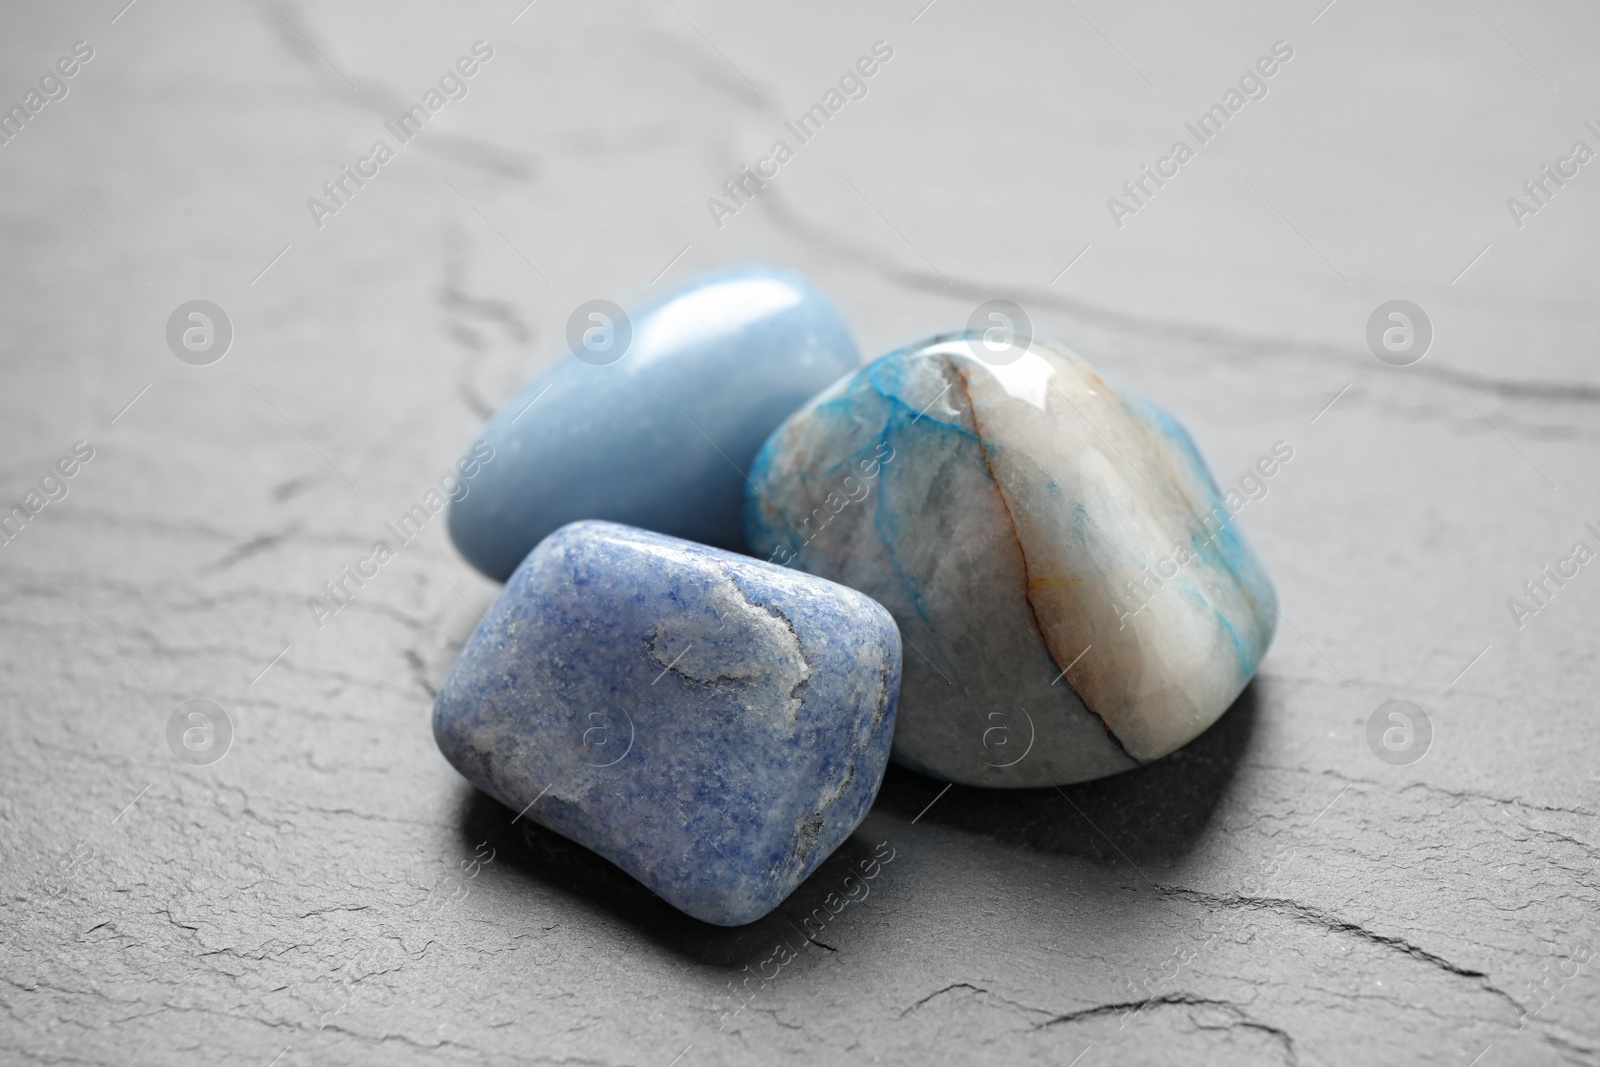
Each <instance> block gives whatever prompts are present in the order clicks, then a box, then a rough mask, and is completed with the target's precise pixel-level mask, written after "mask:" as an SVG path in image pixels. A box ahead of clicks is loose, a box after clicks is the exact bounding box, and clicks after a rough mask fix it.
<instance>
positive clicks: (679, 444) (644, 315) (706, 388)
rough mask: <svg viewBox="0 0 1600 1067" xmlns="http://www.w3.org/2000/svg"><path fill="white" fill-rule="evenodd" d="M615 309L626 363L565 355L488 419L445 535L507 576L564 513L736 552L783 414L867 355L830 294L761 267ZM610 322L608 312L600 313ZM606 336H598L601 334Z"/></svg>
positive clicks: (492, 572)
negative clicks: (755, 476)
mask: <svg viewBox="0 0 1600 1067" xmlns="http://www.w3.org/2000/svg"><path fill="white" fill-rule="evenodd" d="M628 318H629V322H628V323H627V324H626V326H624V325H623V324H621V323H615V324H613V328H614V331H615V332H614V333H613V334H611V335H610V337H611V338H612V339H613V342H614V343H617V344H618V347H619V348H620V347H621V345H620V342H618V341H616V340H615V339H616V338H620V337H622V336H624V335H625V334H626V333H630V332H631V342H630V343H629V344H628V345H627V348H626V351H625V352H624V354H623V355H622V356H621V358H620V359H617V360H616V361H615V362H611V363H604V364H603V365H597V363H599V362H600V361H603V360H604V359H609V358H611V355H612V353H607V354H606V355H604V356H600V357H597V356H595V355H594V354H592V353H589V352H585V353H584V355H585V356H586V357H588V360H589V361H586V360H584V359H579V358H578V356H577V355H574V354H569V355H567V356H566V357H565V358H564V359H562V360H561V361H560V362H558V363H557V364H555V366H553V367H552V368H551V369H550V370H549V371H548V372H546V373H545V374H543V375H541V376H540V377H538V378H537V379H535V380H534V381H533V382H531V383H530V384H529V385H528V387H527V388H526V389H525V390H524V391H523V392H522V393H521V395H519V396H518V397H517V398H516V399H514V400H512V401H511V403H509V404H507V405H506V406H505V408H504V409H502V410H501V411H500V412H499V413H498V414H497V415H495V417H494V418H493V419H492V420H491V421H490V423H489V425H488V427H487V428H486V429H485V430H484V432H483V434H482V435H481V437H482V440H483V441H484V442H485V443H487V444H488V445H489V446H491V447H492V448H493V449H494V453H493V454H494V460H493V462H492V463H487V464H484V465H483V467H482V470H481V472H480V473H479V474H478V475H477V477H475V478H474V479H473V481H472V484H471V489H470V492H468V493H467V494H466V495H465V496H464V497H463V498H461V499H460V500H457V501H454V502H453V503H452V504H451V507H450V520H449V521H450V536H451V538H452V539H453V540H454V541H455V544H456V548H457V549H459V550H460V552H461V554H462V555H463V556H465V557H466V558H467V560H468V561H469V562H470V563H472V565H473V566H475V567H477V568H478V569H479V570H480V571H482V572H483V573H485V574H487V575H489V576H490V577H492V578H496V579H499V580H501V581H504V580H505V578H506V576H507V575H509V574H510V573H511V572H512V571H513V570H515V569H516V566H517V564H518V563H521V562H522V557H523V556H525V555H527V554H528V551H529V550H530V549H532V548H533V546H534V545H536V544H538V543H539V541H540V540H541V539H542V538H544V537H545V536H546V535H547V534H549V533H550V532H551V531H552V530H555V529H556V528H557V527H559V526H563V525H565V524H566V523H568V522H573V521H575V520H578V519H610V520H613V521H615V522H623V523H628V524H630V525H634V526H642V527H645V528H646V529H651V530H657V531H659V532H661V533H668V534H672V535H673V536H676V537H684V538H688V539H690V540H693V541H701V542H704V543H706V544H710V545H715V546H718V547H721V548H728V549H732V550H735V551H738V550H742V549H743V547H744V538H743V533H742V530H741V525H740V508H741V502H742V499H743V491H744V476H745V472H746V470H747V468H748V467H749V464H750V462H751V460H752V459H753V457H754V456H755V454H756V450H757V449H759V448H760V447H761V443H762V441H764V440H765V439H766V437H767V435H768V434H769V433H771V432H772V431H773V429H775V428H776V427H777V425H778V423H780V422H782V421H783V419H784V417H785V416H787V415H788V414H789V413H790V412H791V411H793V410H794V409H795V408H796V407H798V406H799V405H800V404H801V403H802V402H803V401H805V400H806V399H807V398H809V397H811V396H812V395H813V394H815V393H817V392H819V391H821V390H822V389H823V388H825V387H826V386H827V385H829V384H830V383H831V382H833V381H834V380H835V379H837V378H838V377H839V376H840V375H841V374H844V373H846V372H847V371H851V370H854V369H855V368H856V366H857V365H858V364H859V362H860V361H859V358H858V356H857V353H856V346H855V342H854V341H853V340H852V338H851V336H850V331H849V328H848V327H847V326H846V325H845V322H844V319H843V318H842V317H841V316H840V314H839V311H838V309H837V308H836V307H834V305H833V302H832V301H830V300H829V299H828V298H827V297H826V296H824V295H823V294H822V293H821V292H820V291H819V290H817V289H816V288H815V287H814V286H812V285H811V284H810V283H809V282H807V281H806V280H805V279H803V278H801V277H799V276H798V275H795V274H791V273H788V272H785V271H778V270H773V269H769V268H765V267H746V268H739V269H734V270H727V271H722V272H719V273H716V274H711V275H707V276H705V277H703V278H699V279H696V280H693V281H690V282H688V283H686V284H684V285H682V286H679V287H678V288H676V289H673V290H672V291H670V292H667V293H664V294H663V295H661V296H660V297H658V298H656V299H654V300H652V301H650V302H649V303H646V304H644V305H643V306H641V307H639V308H637V309H635V310H633V311H632V312H630V313H629V316H628ZM595 321H597V322H598V321H599V320H595ZM596 336H597V337H598V336H600V335H596Z"/></svg>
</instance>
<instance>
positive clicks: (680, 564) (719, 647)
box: [433, 522, 900, 926]
mask: <svg viewBox="0 0 1600 1067" xmlns="http://www.w3.org/2000/svg"><path fill="white" fill-rule="evenodd" d="M899 692H900V633H899V631H898V630H896V629H895V625H894V621H893V620H892V619H891V618H890V617H889V613H888V612H887V611H885V610H884V609H883V608H882V607H881V606H880V605H879V604H878V603H877V602H876V601H874V600H871V599H869V598H868V597H866V596H864V595H862V594H861V593H858V592H856V591H855V590H853V589H847V588H845V587H844V586H841V585H835V584H834V583H832V582H829V581H826V580H824V579H821V578H818V577H815V576H814V575H809V574H804V573H802V572H800V571H795V570H789V569H786V568H783V567H777V566H774V565H772V564H769V563H763V562H761V561H758V560H753V559H750V558H749V557H746V556H739V555H735V554H734V553H731V552H725V551H722V550H721V549H716V548H710V547H707V546H705V545H697V544H693V543H691V542H688V541H683V540H679V539H678V538H675V537H666V536H663V535H661V534H657V533H652V532H650V531H647V530H640V529H636V528H634V527H629V526H621V525H618V524H615V523H609V522H578V523H573V524H572V525H570V526H566V527H563V528H562V529H560V530H557V531H556V532H555V533H554V534H551V535H550V536H549V537H548V538H546V539H545V540H544V541H543V542H541V543H540V545H539V546H538V547H537V548H536V549H534V550H533V552H531V553H530V554H529V555H528V556H527V558H526V559H525V560H523V562H522V565H521V566H519V567H518V568H517V570H516V572H515V573H514V574H513V575H512V576H511V580H510V581H509V582H507V584H506V587H505V589H504V590H503V591H502V592H501V594H500V598H499V599H498V600H497V601H495V603H494V606H493V607H492V608H490V610H489V613H488V615H487V616H486V617H485V618H484V621H483V623H482V625H480V626H479V627H478V629H477V632H475V633H474V634H473V635H472V638H471V640H469V641H468V642H467V644H466V647H465V648H463V649H462V650H461V656H460V658H459V659H457V660H456V663H455V666H454V667H453V668H452V669H451V671H450V675H449V677H448V678H446V679H445V683H444V687H443V688H442V689H441V690H440V692H439V699H438V702H437V703H436V705H435V707H434V718H433V732H434V737H435V739H436V740H437V741H438V744H439V748H440V750H441V751H442V752H443V753H444V755H445V757H446V758H448V759H449V760H450V762H451V763H452V764H454V765H455V767H456V768H457V769H458V770H459V771H460V772H461V773H462V774H463V775H465V776H466V777H467V779H468V780H470V781H471V782H472V783H473V784H474V785H476V786H478V788H480V789H482V790H484V791H485V792H487V793H489V794H490V795H491V796H493V797H494V798H495V799H497V800H499V801H500V802H501V803H502V804H504V805H506V806H507V807H508V808H510V809H511V810H512V811H517V812H523V811H525V812H526V815H525V817H526V818H529V819H533V820H534V821H535V822H538V823H540V824H541V825H543V826H546V827H549V828H550V829H552V830H554V831H556V832H557V833H560V834H562V835H564V836H566V837H568V838H571V839H572V840H573V841H576V842H578V843H579V844H581V845H584V846H586V847H588V848H591V849H593V850H594V851H595V852H598V853H599V854H600V855H602V856H604V857H605V858H606V859H608V860H610V861H611V862H612V863H615V864H616V865H617V866H618V867H621V868H622V869H623V870H624V871H626V872H628V873H629V874H630V875H632V876H633V877H634V878H637V879H638V880H639V881H640V882H642V883H644V885H646V886H647V887H649V888H650V889H651V890H653V891H654V892H655V893H657V894H658V895H659V896H661V897H662V898H664V899H665V900H667V901H668V902H669V903H671V904H672V905H673V906H675V907H677V908H679V909H680V910H682V911H684V912H687V913H688V914H690V915H692V916H694V917H695V918H697V919H702V920H704V921H706V922H710V923H716V924H718V925H722V926H737V925H739V924H742V923H747V922H752V921H754V920H755V919H758V918H760V917H761V916H763V915H765V914H766V913H767V912H769V911H771V910H772V909H773V908H775V907H777V906H778V904H780V903H781V902H782V901H783V899H784V898H785V897H787V896H788V895H789V894H790V893H791V892H793V891H794V889H795V887H796V886H798V885H799V884H800V882H801V881H803V880H804V879H805V878H806V876H807V875H809V874H810V873H811V872H812V871H814V870H815V869H816V868H817V865H818V864H820V863H821V862H822V861H823V860H824V859H826V858H827V857H828V855H829V854H830V853H831V852H833V850H834V849H835V848H837V847H838V846H839V845H840V844H841V843H842V842H843V841H844V840H845V839H846V838H847V837H849V836H850V834H851V833H852V832H853V831H854V830H855V828H856V826H857V825H859V824H860V822H861V820H862V818H863V817H864V816H865V815H866V813H867V809H868V808H869V807H870V806H871V805H872V800H873V798H874V797H875V796H876V795H877V792H878V786H879V785H880V784H881V782H882V780H883V772H884V767H885V765H886V763H887V761H888V758H889V746H890V739H891V736H892V734H893V732H894V717H895V705H896V701H897V699H898V697H899Z"/></svg>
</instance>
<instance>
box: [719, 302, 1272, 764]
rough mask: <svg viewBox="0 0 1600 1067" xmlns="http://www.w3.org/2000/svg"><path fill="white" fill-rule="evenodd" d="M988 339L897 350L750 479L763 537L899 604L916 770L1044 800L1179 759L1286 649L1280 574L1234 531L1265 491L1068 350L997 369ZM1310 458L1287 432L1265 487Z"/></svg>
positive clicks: (1267, 467) (898, 747)
mask: <svg viewBox="0 0 1600 1067" xmlns="http://www.w3.org/2000/svg"><path fill="white" fill-rule="evenodd" d="M988 338H989V334H988V333H983V334H979V333H976V332H974V333H966V334H955V335H948V336H941V337H936V338H933V339H932V340H930V341H928V342H926V343H924V344H920V345H913V346H911V347H910V348H906V349H902V350H900V351H898V352H892V353H890V354H889V355H886V356H884V357H883V358H881V359H879V360H877V361H875V362H874V363H872V364H870V365H869V366H867V367H865V368H863V369H862V370H860V371H858V372H856V373H854V374H852V375H850V376H848V377H846V378H844V379H842V380H841V381H839V382H838V383H837V384H836V385H834V386H833V387H832V388H831V389H829V390H827V391H826V392H824V393H822V394H820V395H819V396H817V397H815V398H814V399H813V400H811V401H810V402H808V403H807V404H806V405H805V406H804V407H802V408H800V409H799V410H798V411H796V412H795V413H794V415H792V416H791V417H790V418H789V419H788V420H787V421H786V422H785V423H784V424H783V426H781V427H780V428H779V429H778V430H777V432H775V433H774V434H773V435H772V438H771V439H770V440H769V441H768V442H767V444H766V446H765V447H764V448H763V449H762V452H761V454H760V456H758V457H757V460H756V463H755V466H754V469H753V470H752V471H751V473H750V481H751V488H750V491H749V494H748V495H749V509H748V511H747V513H746V520H747V522H748V534H749V541H750V547H751V549H752V550H753V551H755V552H757V553H759V554H762V555H765V556H769V557H770V559H771V560H772V561H773V562H778V563H787V564H789V565H791V566H794V567H798V568H801V569H803V570H806V571H808V572H810V573H812V574H817V575H820V576H822V577H824V578H829V579H832V580H834V581H837V582H843V583H845V584H847V585H849V586H851V587H852V588H855V589H859V590H861V591H862V592H864V593H866V594H868V595H869V596H872V597H873V598H875V599H877V600H878V601H879V602H881V603H882V604H883V605H884V606H885V607H886V608H888V609H889V611H890V612H891V613H892V614H893V615H894V617H895V620H896V621H897V622H898V623H899V626H900V633H901V636H902V638H903V639H904V641H905V643H906V646H907V648H908V650H909V651H908V652H907V661H906V672H905V692H904V695H903V697H902V699H901V702H900V708H899V723H898V726H897V727H896V731H895V739H894V755H895V758H896V759H898V760H899V761H901V762H903V763H906V764H908V765H910V766H911V767H914V768H916V769H917V770H921V771H924V772H927V773H931V774H934V775H938V776H940V777H942V778H947V779H949V780H951V781H955V782H962V783H965V784H968V785H986V786H1012V787H1024V786H1046V785H1059V784H1065V783H1068V782H1080V781H1085V780H1088V779H1091V778H1099V777H1102V776H1104V775H1108V774H1115V773H1117V772H1119V771H1123V770H1127V769H1130V768H1132V767H1135V766H1138V765H1139V764H1141V763H1146V762H1149V761H1151V760H1155V759H1159V758H1160V757H1162V756H1164V755H1166V754H1167V753H1170V752H1173V751H1174V750H1176V749H1178V748H1179V747H1181V746H1182V745H1185V744H1187V743H1189V742H1190V741H1191V740H1193V739H1194V738H1195V737H1197V736H1198V735H1199V734H1200V733H1201V732H1202V731H1204V730H1205V729H1206V728H1207V727H1209V726H1210V725H1211V724H1212V723H1213V722H1215V721H1216V720H1217V718H1218V717H1219V716H1220V715H1222V713H1223V712H1224V711H1225V710H1227V708H1228V706H1229V705H1230V704H1232V703H1233V701H1234V699H1235V698H1237V697H1238V695H1239V693H1240V692H1241V691H1242V690H1243V689H1244V687H1245V686H1246V685H1247V684H1249V682H1250V678H1251V676H1252V675H1253V674H1254V673H1255V670H1256V665H1257V664H1258V663H1259V662H1260V661H1261V657H1262V656H1263V655H1264V654H1265V653H1266V650H1267V646H1268V645H1269V644H1270V643H1271V641H1272V635H1273V629H1274V626H1275V623H1276V608H1275V606H1274V605H1275V598H1274V595H1273V593H1272V581H1271V579H1270V578H1269V577H1268V576H1267V572H1266V569H1265V567H1264V566H1263V565H1262V563H1261V561H1260V559H1259V558H1258V557H1257V556H1256V555H1255V553H1254V552H1253V551H1252V550H1251V549H1250V547H1249V545H1248V544H1246V542H1245V541H1244V539H1243V537H1242V536H1241V535H1240V532H1239V529H1238V527H1237V525H1236V524H1235V523H1234V517H1235V515H1236V514H1237V513H1238V512H1239V510H1240V509H1241V508H1243V506H1244V505H1245V503H1246V499H1245V498H1244V497H1243V496H1241V495H1240V493H1239V491H1238V490H1235V489H1229V490H1228V491H1227V492H1226V493H1224V492H1223V491H1222V490H1220V489H1219V488H1218V486H1217V484H1216V482H1215V480H1214V479H1213V478H1212V476H1211V473H1210V471H1209V470H1208V469H1207V468H1206V464H1205V461H1204V459H1202V458H1201V455H1200V452H1199V450H1198V449H1197V448H1196V447H1195V444H1194V441H1193V440H1192V439H1191V438H1190V436H1189V434H1188V432H1187V431H1186V430H1184V428H1183V427H1182V426H1181V425H1180V424H1179V423H1178V422H1177V420H1176V419H1174V418H1173V417H1172V416H1171V415H1169V414H1167V413H1166V412H1165V411H1163V410H1161V409H1160V408H1158V407H1156V406H1155V405H1154V404H1151V403H1149V402H1148V401H1145V400H1143V399H1141V398H1140V397H1139V396H1137V395H1136V394H1134V393H1132V392H1130V391H1128V390H1126V389H1123V388H1121V387H1118V386H1115V385H1113V384H1112V383H1110V382H1108V381H1106V380H1105V379H1104V378H1102V377H1101V376H1100V374H1099V373H1098V372H1096V371H1095V369H1094V368H1093V367H1092V366H1090V365H1089V363H1088V362H1087V361H1086V360H1084V359H1083V357H1082V356H1080V355H1078V354H1077V353H1076V352H1075V351H1073V350H1072V349H1071V348H1070V347H1069V346H1067V345H1066V344H1064V343H1061V342H1058V341H1054V340H1050V339H1046V338H1033V340H1032V343H1031V345H1028V346H1020V347H1009V346H1008V347H1005V348H1004V349H1002V351H1003V352H1004V358H997V357H996V356H995V355H994V354H993V353H994V349H993V348H992V347H991V346H990V343H989V340H988ZM1293 455H1294V449H1293V448H1292V447H1291V446H1289V445H1288V443H1287V442H1282V441H1280V442H1278V444H1277V445H1275V446H1274V447H1273V449H1272V452H1271V454H1270V455H1264V456H1262V457H1261V459H1260V460H1259V464H1260V465H1259V467H1257V468H1254V469H1253V471H1252V474H1251V478H1252V479H1254V480H1255V481H1254V482H1253V483H1252V484H1256V483H1259V484H1261V486H1262V488H1263V492H1264V491H1265V490H1264V483H1260V479H1259V478H1256V477H1255V474H1254V470H1259V471H1260V472H1261V474H1262V475H1263V476H1267V477H1270V476H1271V475H1272V474H1273V473H1275V472H1276V470H1277V468H1278V466H1279V465H1280V464H1281V463H1283V462H1287V461H1288V460H1289V459H1290V458H1291V457H1292V456H1293ZM1241 485H1244V483H1243V482H1242V481H1241Z"/></svg>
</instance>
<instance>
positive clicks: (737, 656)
mask: <svg viewBox="0 0 1600 1067" xmlns="http://www.w3.org/2000/svg"><path fill="white" fill-rule="evenodd" d="M706 575H707V588H706V591H705V596H704V598H703V599H701V600H699V602H698V603H696V604H693V605H690V606H688V608H687V610H683V611H681V612H679V613H677V614H674V615H673V616H672V617H671V618H668V619H664V620H662V621H661V622H659V623H657V624H656V629H655V633H654V634H653V635H652V637H651V642H650V654H651V656H652V657H654V658H655V660H656V662H658V663H660V664H661V665H662V666H663V667H668V666H669V665H670V667H671V670H672V671H673V673H675V674H680V675H682V676H683V677H685V678H688V679H690V680H691V681H695V682H699V683H701V684H702V685H713V686H716V685H725V684H728V683H735V684H736V685H737V687H738V697H739V702H740V704H741V705H742V706H743V707H744V709H745V711H746V712H748V713H749V714H750V715H751V716H753V717H755V718H758V719H762V720H764V721H765V722H766V723H767V724H768V725H769V726H771V727H772V728H774V729H775V730H780V731H781V732H783V733H785V734H787V733H792V732H793V730H794V727H795V723H796V721H797V719H798V717H799V713H800V705H801V703H802V701H801V699H800V698H799V697H796V696H791V695H790V694H791V693H793V691H794V689H795V687H796V686H798V685H799V684H800V683H801V682H804V681H805V680H806V679H808V678H810V677H811V668H810V666H808V665H807V663H806V660H805V655H804V653H803V652H802V651H801V648H800V641H799V639H798V638H797V637H795V634H794V631H793V630H792V629H790V627H789V624H788V623H787V622H786V621H785V620H783V619H782V618H780V617H778V616H776V615H774V614H773V613H772V612H771V611H769V610H768V609H767V608H765V607H762V606H761V605H759V604H752V603H750V602H749V601H748V600H746V599H745V597H744V594H743V593H742V592H740V590H739V587H738V586H737V585H735V584H734V583H733V581H732V580H731V579H730V578H729V577H728V576H727V574H726V573H725V572H724V571H723V570H722V569H721V568H720V567H718V568H717V569H716V570H715V571H707V572H706Z"/></svg>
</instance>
